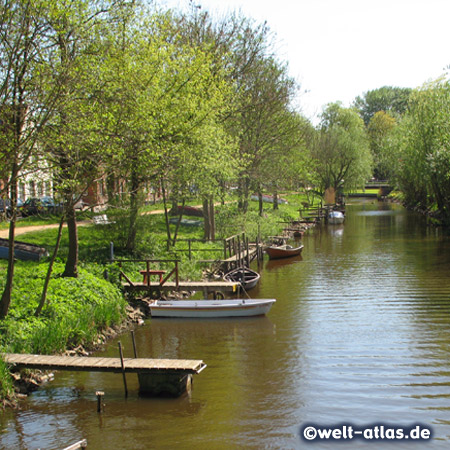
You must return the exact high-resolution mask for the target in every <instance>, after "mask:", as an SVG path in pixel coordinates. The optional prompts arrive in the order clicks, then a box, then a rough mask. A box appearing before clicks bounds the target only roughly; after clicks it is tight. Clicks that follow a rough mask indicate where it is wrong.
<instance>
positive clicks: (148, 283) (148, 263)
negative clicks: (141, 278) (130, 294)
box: [145, 260, 150, 286]
mask: <svg viewBox="0 0 450 450" xmlns="http://www.w3.org/2000/svg"><path fill="white" fill-rule="evenodd" d="M145 263H146V264H145V265H146V268H147V278H146V280H147V286H150V261H148V260H147V261H146V262H145Z"/></svg>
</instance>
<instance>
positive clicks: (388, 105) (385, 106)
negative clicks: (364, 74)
mask: <svg viewBox="0 0 450 450" xmlns="http://www.w3.org/2000/svg"><path fill="white" fill-rule="evenodd" d="M411 92H412V89H410V88H399V87H391V86H383V87H381V88H379V89H374V90H372V91H368V92H366V93H365V94H364V95H363V96H362V97H357V98H356V100H355V103H354V106H355V108H356V109H358V111H359V114H360V115H361V117H362V119H363V120H364V123H365V124H366V125H368V124H369V122H370V121H371V119H372V117H373V116H374V115H375V114H376V113H377V112H379V111H384V112H385V113H389V114H390V115H391V116H393V117H397V118H399V117H401V116H402V115H403V114H404V113H405V112H406V110H407V106H408V100H409V96H410V95H411Z"/></svg>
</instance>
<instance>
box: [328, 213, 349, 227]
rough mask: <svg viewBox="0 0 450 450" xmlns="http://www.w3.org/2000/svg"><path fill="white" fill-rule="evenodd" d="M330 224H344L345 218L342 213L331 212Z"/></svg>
mask: <svg viewBox="0 0 450 450" xmlns="http://www.w3.org/2000/svg"><path fill="white" fill-rule="evenodd" d="M327 220H328V223H330V224H332V225H338V224H340V223H344V220H345V216H344V214H343V213H342V212H341V211H330V212H329V213H328V216H327Z"/></svg>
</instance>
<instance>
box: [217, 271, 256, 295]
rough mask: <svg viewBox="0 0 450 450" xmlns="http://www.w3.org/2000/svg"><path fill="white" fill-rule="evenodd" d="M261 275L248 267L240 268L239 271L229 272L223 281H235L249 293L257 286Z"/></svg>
mask: <svg viewBox="0 0 450 450" xmlns="http://www.w3.org/2000/svg"><path fill="white" fill-rule="evenodd" d="M260 278H261V275H260V274H259V273H258V272H255V271H254V270H251V269H249V268H247V267H239V268H238V269H234V270H231V271H230V272H227V273H226V274H225V275H224V276H223V279H224V280H226V281H234V282H239V283H241V285H242V287H243V288H244V289H245V290H246V291H248V290H249V289H252V288H254V287H255V286H256V284H257V283H258V281H259V279H260Z"/></svg>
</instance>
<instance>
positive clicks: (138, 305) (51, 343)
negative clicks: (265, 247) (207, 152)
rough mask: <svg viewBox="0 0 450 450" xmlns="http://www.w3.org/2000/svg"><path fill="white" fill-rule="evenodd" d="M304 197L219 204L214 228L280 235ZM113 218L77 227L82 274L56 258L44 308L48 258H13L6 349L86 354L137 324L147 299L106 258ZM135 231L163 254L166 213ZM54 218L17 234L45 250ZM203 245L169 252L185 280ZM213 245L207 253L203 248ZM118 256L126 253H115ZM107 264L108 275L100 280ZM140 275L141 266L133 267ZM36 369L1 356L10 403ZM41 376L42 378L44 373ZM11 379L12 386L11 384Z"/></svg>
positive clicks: (1, 335)
mask: <svg viewBox="0 0 450 450" xmlns="http://www.w3.org/2000/svg"><path fill="white" fill-rule="evenodd" d="M302 200H304V199H303V198H302V197H301V196H299V195H295V196H292V197H291V198H290V204H289V205H280V209H279V210H278V211H274V210H273V209H272V205H268V206H266V209H265V211H264V217H260V216H259V214H258V212H257V211H256V205H254V206H255V210H250V211H249V212H248V213H247V214H246V215H245V216H243V215H239V213H238V211H237V208H236V206H235V205H223V206H218V208H217V225H218V228H219V231H220V232H221V234H222V233H224V235H227V234H226V233H230V234H232V233H233V232H236V231H242V230H245V231H246V232H247V233H248V235H250V236H251V238H254V237H256V236H257V233H258V231H259V232H260V235H261V236H262V237H263V238H264V237H267V236H269V235H279V234H280V232H281V230H282V229H283V227H284V226H285V223H286V221H287V220H290V219H292V218H294V217H295V215H296V214H297V217H298V208H299V206H298V205H300V202H301V201H302ZM110 215H111V217H112V218H113V219H114V221H115V222H116V224H115V225H114V227H109V226H108V227H96V226H93V225H92V222H88V221H85V222H84V223H83V225H89V224H90V225H91V226H82V227H80V228H79V244H80V261H82V262H81V263H80V266H79V267H80V276H79V277H78V278H77V279H73V278H62V277H60V275H59V274H60V273H62V272H63V268H64V266H63V263H62V262H61V260H60V262H57V264H56V265H55V267H54V271H53V273H54V275H53V277H52V279H51V282H50V287H49V292H48V300H47V303H46V306H45V307H44V309H43V311H42V314H41V315H40V316H39V317H35V311H36V308H37V306H38V304H39V300H40V295H41V292H42V287H43V280H44V278H45V274H46V270H47V265H48V264H47V262H46V261H42V262H40V263H31V262H28V263H27V262H21V261H17V262H16V270H15V279H14V280H15V281H14V289H13V298H12V302H11V308H10V311H9V314H8V316H7V318H6V319H5V320H4V321H1V322H0V351H3V352H11V353H33V354H58V353H59V354H62V353H65V352H69V353H76V354H86V353H90V352H92V351H94V350H96V349H98V348H99V347H101V346H103V345H105V344H106V343H107V342H108V341H109V340H110V339H111V338H112V337H114V336H116V335H117V333H121V332H124V331H126V330H129V329H130V327H134V326H136V324H139V323H143V319H144V318H145V316H146V314H147V313H148V311H146V309H145V302H139V301H137V302H136V301H133V300H136V299H128V300H129V302H127V301H126V300H125V299H124V297H123V294H122V291H121V288H120V283H119V279H118V270H117V267H115V266H114V265H111V264H105V261H107V259H108V256H109V243H110V241H111V240H114V242H115V244H116V243H117V244H116V250H117V251H118V252H121V246H120V235H121V231H122V230H121V226H122V223H121V220H120V219H121V218H120V217H119V216H118V217H115V216H114V212H112V213H111V214H109V213H108V216H110ZM140 220H141V223H140V234H139V239H138V242H139V245H138V249H137V251H138V253H139V255H140V256H144V257H147V258H153V259H164V258H166V259H167V256H168V253H167V245H166V242H165V238H166V230H165V225H164V217H163V216H162V215H161V214H159V215H158V214H156V213H150V214H144V215H142V216H141V217H140ZM55 228H56V226H55V224H42V223H40V224H36V225H32V224H28V223H27V224H26V225H25V224H24V225H23V226H22V227H18V228H17V230H18V233H17V234H18V235H19V234H22V233H21V232H25V230H26V236H25V237H23V238H21V239H22V240H26V241H27V242H31V243H35V244H38V245H40V246H43V247H45V248H47V249H48V250H49V251H50V252H51V251H52V246H53V245H54V237H55V235H56V229H55ZM201 234H202V229H192V227H185V228H184V229H183V227H181V229H180V230H179V236H178V237H179V239H180V242H182V240H183V239H184V238H191V239H192V238H199V239H200V238H201ZM67 246H68V240H67V232H66V230H64V233H63V238H62V241H61V250H60V255H61V258H64V256H65V254H66V251H67ZM201 247H202V248H199V250H198V251H193V252H192V255H191V256H192V260H190V259H189V258H188V255H187V254H186V253H185V252H183V247H182V245H181V246H179V247H177V248H176V249H175V250H176V252H175V253H174V249H172V252H171V253H170V256H171V257H172V258H173V257H174V256H176V258H178V259H180V261H181V263H180V276H181V278H182V279H201V277H202V274H203V271H204V270H205V268H206V267H208V266H207V265H205V264H199V263H198V261H199V260H201V259H205V258H207V257H208V258H211V259H214V258H215V257H216V256H217V250H214V249H213V244H211V243H202V244H201ZM209 251H211V255H209V254H208V252H209ZM120 256H124V254H123V253H120ZM105 270H106V271H107V272H108V281H107V280H105V278H104V276H105ZM130 271H131V273H134V274H135V276H136V277H137V279H139V278H138V277H140V274H139V268H138V267H137V266H136V267H134V266H132V267H130ZM5 274H6V263H5V262H0V290H3V286H4V282H5V280H4V278H5V276H4V275H5ZM39 377H40V375H39V374H37V375H36V374H34V375H32V376H31V377H29V380H24V379H15V377H14V378H11V375H10V373H9V368H8V367H6V366H5V365H4V364H2V363H1V361H0V399H3V400H2V401H3V403H4V404H5V405H8V406H11V404H10V400H11V399H14V395H15V393H18V394H23V393H24V392H28V390H32V389H34V387H35V386H36V385H39ZM42 381H46V378H45V377H44V378H43V379H42ZM14 382H15V384H16V387H14Z"/></svg>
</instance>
